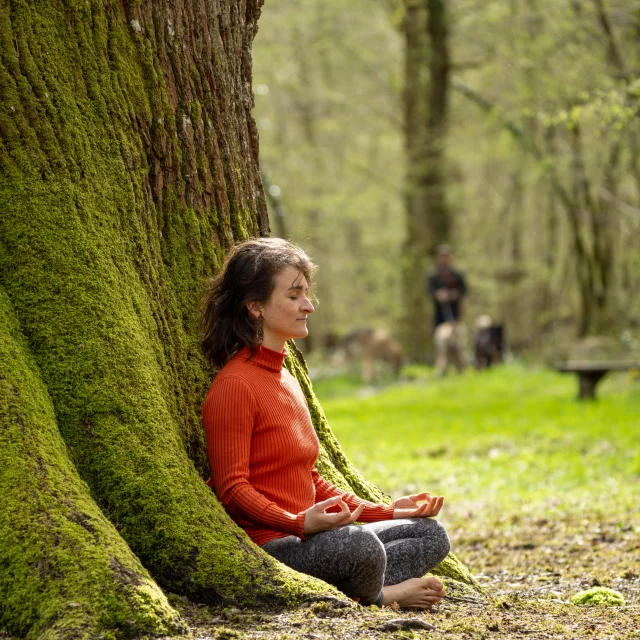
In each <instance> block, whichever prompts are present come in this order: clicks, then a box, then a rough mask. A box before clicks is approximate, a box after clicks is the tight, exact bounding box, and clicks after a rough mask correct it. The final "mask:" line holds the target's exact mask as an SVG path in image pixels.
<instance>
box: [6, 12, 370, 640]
mask: <svg viewBox="0 0 640 640" xmlns="http://www.w3.org/2000/svg"><path fill="white" fill-rule="evenodd" d="M261 4H262V2H261V0H245V1H243V0H228V1H222V0H202V2H199V3H191V2H188V3H186V2H181V1H180V0H172V1H171V2H169V1H168V0H167V1H161V0H155V1H153V2H152V1H151V0H142V1H136V2H133V1H128V0H125V1H123V2H121V1H115V0H77V1H73V0H66V1H62V0H61V1H59V2H48V1H47V2H45V1H42V2H40V1H37V0H12V1H11V2H10V3H9V2H4V3H2V5H1V6H0V334H1V335H0V366H1V369H0V631H2V630H6V631H7V632H9V633H10V634H13V635H20V636H25V637H42V638H71V637H78V638H81V637H86V638H92V637H97V636H98V635H99V634H100V633H104V634H105V635H104V636H103V637H135V636H138V635H143V634H145V635H165V634H169V633H178V632H180V630H181V629H182V626H183V625H182V623H181V621H180V619H179V616H178V615H177V614H176V612H175V611H174V610H173V609H172V608H171V606H170V605H169V604H168V602H167V600H166V598H165V596H164V594H163V592H162V591H161V589H160V588H159V587H158V585H160V587H162V588H164V589H166V590H170V591H174V592H177V593H181V594H185V595H186V596H188V597H190V598H191V599H193V600H195V601H199V602H208V603H223V602H234V603H237V604H243V605H253V606H264V605H271V606H273V605H283V604H286V603H295V602H300V601H301V600H303V599H304V598H306V597H308V596H309V595H310V594H320V593H322V594H328V593H334V594H335V593H337V592H335V591H334V590H333V589H332V588H331V587H329V586H328V585H326V584H324V583H322V582H320V581H317V580H314V579H311V578H307V577H305V576H302V575H300V574H297V573H295V572H293V571H290V570H288V569H286V568H285V567H283V566H282V565H280V564H278V563H276V562H275V561H273V560H272V559H271V558H270V557H268V556H267V555H266V554H264V553H263V552H261V551H260V549H259V548H258V547H256V546H255V545H253V544H252V543H251V542H250V540H249V539H248V537H247V536H246V535H245V534H244V533H243V532H242V531H241V530H239V529H238V528H237V527H236V526H235V525H234V524H233V523H232V521H231V520H230V519H229V518H228V516H227V515H226V513H225V512H224V510H223V509H222V507H221V506H220V504H219V503H218V502H217V500H216V499H215V496H214V494H213V493H212V492H211V491H210V489H208V488H207V487H206V486H205V484H204V482H203V480H204V479H206V478H207V477H208V476H209V469H208V463H207V460H206V455H205V447H204V441H203V431H202V428H201V425H200V418H199V410H200V405H201V402H202V399H203V398H204V394H205V392H206V389H207V387H208V385H209V384H210V382H211V378H212V372H211V371H209V370H208V368H207V366H206V364H205V362H204V360H203V358H202V356H201V355H200V353H199V349H198V344H197V338H196V331H195V302H196V300H197V297H198V295H199V291H200V288H201V286H202V283H203V281H204V280H205V279H206V278H207V277H208V276H210V275H211V274H212V273H213V272H215V270H216V269H217V268H219V266H220V264H221V261H222V259H223V256H224V254H225V251H226V250H228V248H229V247H230V246H231V245H232V244H233V242H234V241H237V240H241V239H244V238H247V237H249V236H256V235H265V234H267V233H268V231H269V228H268V220H267V213H266V205H265V199H264V193H263V191H262V185H261V182H260V175H259V172H258V137H257V132H256V129H255V123H254V121H253V118H252V116H251V108H252V104H253V100H252V94H251V53H250V52H251V44H252V40H253V37H254V35H255V33H256V29H257V19H258V16H259V13H260V8H261ZM289 366H290V367H292V369H293V370H294V371H295V372H296V375H298V377H299V379H300V380H301V382H302V383H303V386H304V387H305V389H306V390H307V393H308V395H309V398H310V400H311V406H312V411H313V414H314V421H315V423H316V427H317V428H318V432H319V434H320V438H321V440H322V443H323V451H322V454H321V459H320V461H319V464H320V466H321V469H322V471H323V472H324V473H325V475H326V476H327V477H328V478H330V479H331V480H333V481H334V482H336V483H337V484H340V485H342V486H344V487H349V486H350V487H353V488H354V489H355V490H356V491H357V492H358V493H360V494H361V495H363V497H370V498H372V499H380V498H382V496H381V494H380V493H379V491H378V490H377V489H376V488H375V487H373V486H371V485H370V484H369V483H367V482H366V481H365V480H364V479H362V478H361V477H360V476H359V474H357V472H356V471H355V470H353V468H352V467H351V465H350V464H349V462H348V460H347V459H346V457H345V456H344V454H343V453H342V451H341V450H340V447H339V445H338V444H337V442H336V441H335V439H334V438H333V436H332V434H331V432H330V430H329V428H328V426H327V425H326V421H325V420H324V418H323V416H322V413H321V410H320V409H319V407H318V406H317V402H316V401H315V399H314V398H313V394H312V391H311V388H310V384H309V382H308V378H307V376H306V373H305V371H304V367H303V363H302V361H301V359H300V357H299V355H298V354H297V353H296V352H295V351H294V353H293V355H292V357H291V358H290V360H289Z"/></svg>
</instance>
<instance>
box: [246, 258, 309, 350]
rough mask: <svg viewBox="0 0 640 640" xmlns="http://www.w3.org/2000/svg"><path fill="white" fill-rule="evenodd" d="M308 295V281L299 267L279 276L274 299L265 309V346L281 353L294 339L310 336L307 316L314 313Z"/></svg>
mask: <svg viewBox="0 0 640 640" xmlns="http://www.w3.org/2000/svg"><path fill="white" fill-rule="evenodd" d="M308 294H309V285H308V283H307V280H306V278H305V277H304V275H303V274H302V273H301V272H300V271H298V269H296V268H295V267H286V268H285V269H283V270H282V271H281V272H280V273H279V274H278V275H277V276H276V279H275V288H274V290H273V293H272V294H271V298H270V299H269V301H268V302H267V303H266V304H265V305H262V307H261V310H262V316H263V324H262V328H263V331H264V338H263V341H262V344H263V345H264V346H265V347H267V348H269V349H274V350H276V351H278V350H279V351H281V350H282V349H283V348H284V343H285V342H286V341H287V340H289V339H290V338H306V337H307V334H308V333H309V331H308V330H307V316H308V315H309V314H310V313H313V310H314V309H313V305H312V304H311V301H310V300H309V298H308V297H307V296H308ZM258 308H260V307H258Z"/></svg>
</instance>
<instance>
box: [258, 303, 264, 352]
mask: <svg viewBox="0 0 640 640" xmlns="http://www.w3.org/2000/svg"><path fill="white" fill-rule="evenodd" d="M263 323H264V318H263V317H262V311H260V315H259V316H258V344H259V345H262V341H263V339H264V328H263V326H262V325H263Z"/></svg>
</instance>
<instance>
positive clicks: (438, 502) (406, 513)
mask: <svg viewBox="0 0 640 640" xmlns="http://www.w3.org/2000/svg"><path fill="white" fill-rule="evenodd" d="M443 502H444V497H443V496H432V495H431V494H430V493H427V492H426V491H425V492H424V493H416V494H415V495H411V496H403V497H402V498H398V499H397V500H395V501H394V503H393V518H394V519H395V520H398V519H399V518H431V517H433V516H437V515H438V513H439V512H440V509H442V503H443ZM419 503H422V504H419Z"/></svg>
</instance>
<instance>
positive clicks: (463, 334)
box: [433, 320, 467, 376]
mask: <svg viewBox="0 0 640 640" xmlns="http://www.w3.org/2000/svg"><path fill="white" fill-rule="evenodd" d="M466 341H467V329H466V328H465V326H464V325H463V324H462V323H461V322H458V321H455V320H454V321H449V322H443V323H442V324H439V325H438V326H437V327H436V330H435V332H434V334H433V343H434V345H435V348H436V373H437V374H438V375H439V376H445V375H446V374H447V371H448V370H449V365H450V364H453V365H455V367H456V369H457V370H458V373H462V371H464V367H465V359H464V348H465V344H466Z"/></svg>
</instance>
